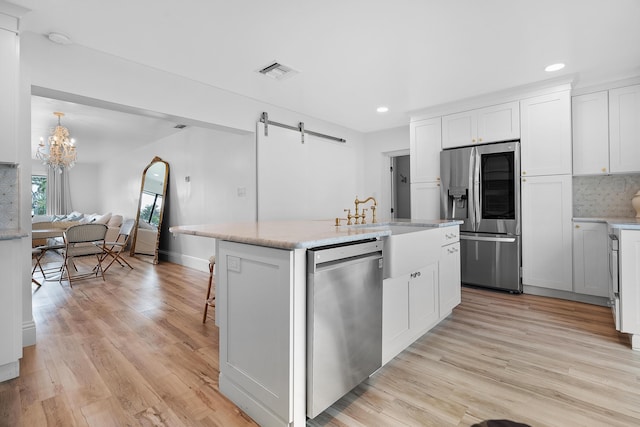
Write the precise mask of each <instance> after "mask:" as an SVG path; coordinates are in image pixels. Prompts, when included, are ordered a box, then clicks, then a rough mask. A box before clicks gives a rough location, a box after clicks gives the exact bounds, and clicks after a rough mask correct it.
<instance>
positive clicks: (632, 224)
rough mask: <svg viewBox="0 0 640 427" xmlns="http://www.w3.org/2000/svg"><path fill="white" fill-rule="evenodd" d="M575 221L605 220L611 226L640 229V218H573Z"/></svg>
mask: <svg viewBox="0 0 640 427" xmlns="http://www.w3.org/2000/svg"><path fill="white" fill-rule="evenodd" d="M573 222H604V223H606V224H607V225H608V226H609V227H611V228H620V229H627V230H640V218H634V217H630V218H608V217H600V218H573Z"/></svg>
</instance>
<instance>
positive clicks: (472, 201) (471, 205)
mask: <svg viewBox="0 0 640 427" xmlns="http://www.w3.org/2000/svg"><path fill="white" fill-rule="evenodd" d="M475 160H476V147H471V153H470V154H469V199H468V200H467V207H468V211H469V224H470V225H471V231H475V229H476V211H475V209H476V189H475V179H474V173H475V172H474V171H475V167H476V165H475Z"/></svg>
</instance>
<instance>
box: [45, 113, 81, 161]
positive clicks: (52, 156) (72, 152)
mask: <svg viewBox="0 0 640 427" xmlns="http://www.w3.org/2000/svg"><path fill="white" fill-rule="evenodd" d="M53 115H54V116H56V117H58V126H56V127H55V129H52V130H51V136H49V138H48V140H47V142H46V144H45V142H44V138H42V137H40V144H38V152H37V153H36V158H37V159H38V160H41V161H42V164H44V165H48V166H49V167H51V168H53V169H55V170H56V171H58V173H62V170H63V169H65V168H66V169H71V168H72V167H73V166H74V165H75V164H76V145H75V144H76V141H75V140H74V139H73V138H72V139H69V129H67V128H66V127H64V126H62V125H61V124H60V117H62V116H64V113H59V112H55V113H53Z"/></svg>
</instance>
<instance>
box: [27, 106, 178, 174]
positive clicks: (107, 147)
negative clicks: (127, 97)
mask: <svg viewBox="0 0 640 427" xmlns="http://www.w3.org/2000/svg"><path fill="white" fill-rule="evenodd" d="M54 111H60V112H63V113H64V114H65V116H64V117H62V118H61V120H60V122H61V124H62V125H63V126H65V127H67V128H68V129H69V133H70V137H72V138H73V139H75V140H76V146H77V147H78V148H77V151H78V163H100V162H101V161H103V160H104V159H107V158H113V153H117V152H126V150H125V149H126V148H130V147H139V146H143V145H146V144H150V143H152V142H154V141H157V140H159V139H161V138H164V137H166V136H169V135H172V134H174V133H176V132H180V130H179V129H175V127H174V126H175V125H176V124H177V123H176V122H171V121H167V120H165V119H161V118H153V117H148V116H143V115H137V114H130V113H124V112H119V111H114V110H110V109H104V108H98V107H92V106H88V105H83V104H77V103H73V102H67V101H61V100H57V99H51V98H45V97H41V96H32V97H31V151H32V153H31V154H32V157H35V150H37V147H38V142H39V140H40V137H42V138H44V139H45V140H46V139H47V137H48V136H49V135H50V134H51V131H52V130H53V128H54V127H55V126H56V125H57V123H58V118H57V117H56V116H54V115H53V112H54Z"/></svg>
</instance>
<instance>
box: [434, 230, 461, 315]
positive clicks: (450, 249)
mask: <svg viewBox="0 0 640 427" xmlns="http://www.w3.org/2000/svg"><path fill="white" fill-rule="evenodd" d="M438 285H439V286H438V289H439V292H438V298H439V299H440V317H441V318H442V317H445V316H448V315H449V313H451V310H453V309H454V307H455V306H457V305H458V304H460V301H461V298H462V288H461V287H460V242H456V243H453V244H451V245H446V246H443V247H442V254H441V255H440V273H439V277H438Z"/></svg>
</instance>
